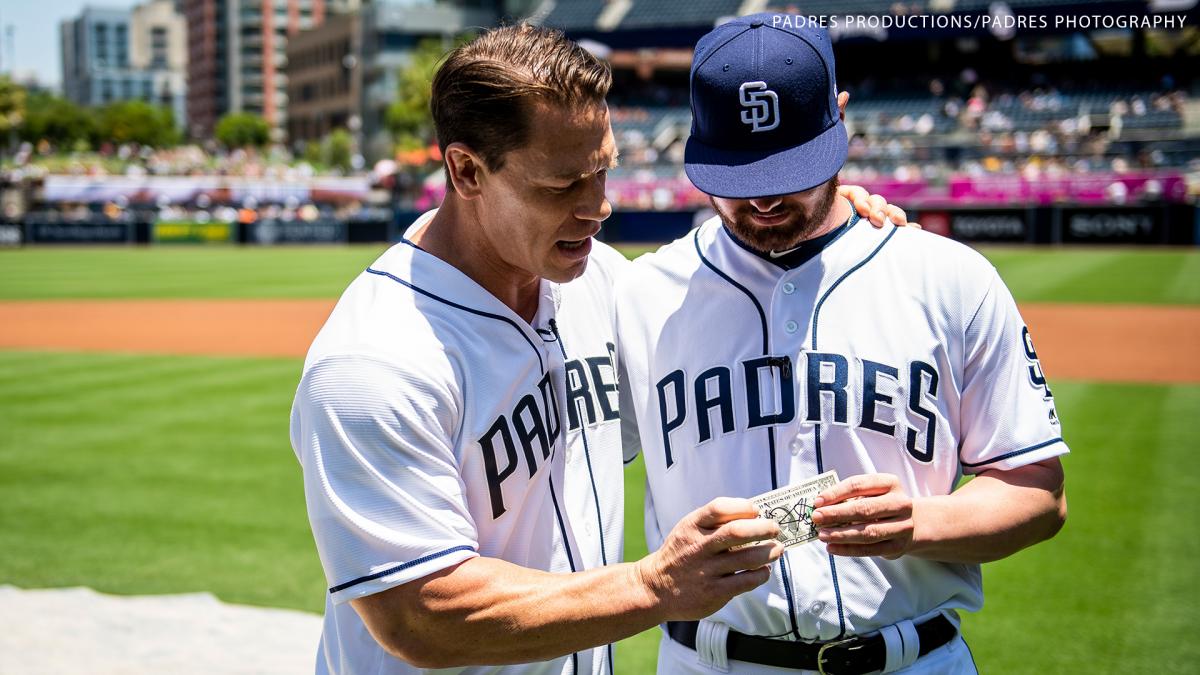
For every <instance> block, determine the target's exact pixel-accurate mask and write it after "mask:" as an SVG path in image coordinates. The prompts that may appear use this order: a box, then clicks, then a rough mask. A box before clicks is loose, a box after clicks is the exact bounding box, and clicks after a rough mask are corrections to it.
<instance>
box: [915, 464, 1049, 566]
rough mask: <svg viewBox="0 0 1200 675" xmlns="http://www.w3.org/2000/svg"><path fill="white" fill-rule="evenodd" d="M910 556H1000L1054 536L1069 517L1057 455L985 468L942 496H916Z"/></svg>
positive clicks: (965, 559)
mask: <svg viewBox="0 0 1200 675" xmlns="http://www.w3.org/2000/svg"><path fill="white" fill-rule="evenodd" d="M912 509H913V515H912V519H913V523H914V529H913V540H912V546H911V548H910V549H909V550H908V555H916V556H920V557H922V558H928V559H930V560H940V561H943V562H964V563H983V562H991V561H993V560H999V559H1001V558H1004V557H1007V556H1009V555H1012V554H1013V553H1016V552H1017V551H1019V550H1021V549H1022V548H1025V547H1026V546H1031V545H1033V544H1036V543H1038V542H1040V541H1043V540H1045V539H1049V538H1050V537H1052V536H1054V534H1055V533H1057V532H1058V530H1059V529H1060V528H1061V527H1062V525H1063V522H1064V521H1065V520H1066V517H1067V501H1066V495H1065V493H1064V489H1063V473H1062V466H1061V465H1060V464H1059V462H1058V460H1057V459H1054V460H1048V461H1046V462H1040V463H1037V464H1031V465H1028V466H1023V467H1020V468H1017V469H1013V470H1011V471H988V472H984V473H982V474H980V475H978V476H976V477H975V478H973V479H972V480H971V481H970V482H968V483H967V484H966V485H964V486H963V487H962V488H960V489H958V490H956V491H955V492H953V493H952V494H950V495H947V496H944V497H925V498H918V499H914V500H913V504H912Z"/></svg>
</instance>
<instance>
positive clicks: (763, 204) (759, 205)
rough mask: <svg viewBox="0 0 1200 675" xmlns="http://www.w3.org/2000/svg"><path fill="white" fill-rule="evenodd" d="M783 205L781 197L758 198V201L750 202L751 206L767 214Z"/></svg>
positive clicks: (752, 200)
mask: <svg viewBox="0 0 1200 675" xmlns="http://www.w3.org/2000/svg"><path fill="white" fill-rule="evenodd" d="M781 203H783V197H782V196H779V195H775V196H772V197H758V198H757V199H751V200H750V205H751V206H753V207H754V208H755V210H757V211H758V212H759V213H766V212H767V211H770V210H771V209H773V208H775V207H776V206H779V205H780V204H781Z"/></svg>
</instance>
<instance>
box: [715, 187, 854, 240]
mask: <svg viewBox="0 0 1200 675" xmlns="http://www.w3.org/2000/svg"><path fill="white" fill-rule="evenodd" d="M816 189H818V190H823V192H822V193H821V195H820V198H819V199H818V200H817V202H816V205H815V206H814V207H813V209H812V210H811V211H809V210H808V209H807V208H806V207H805V206H804V205H803V204H802V203H799V201H798V200H790V199H788V198H787V197H785V198H784V199H783V201H782V202H781V203H780V204H779V205H778V206H776V207H775V208H774V209H772V210H771V211H770V212H769V213H768V214H766V215H771V216H776V215H787V219H785V220H784V221H783V222H781V223H779V224H777V225H770V226H764V225H758V224H756V223H755V222H754V221H753V220H752V219H751V214H753V213H755V212H756V211H755V208H754V207H753V206H751V205H750V202H749V200H743V201H742V203H741V206H740V207H739V208H738V209H737V210H735V211H726V210H724V209H722V208H721V207H719V206H718V205H717V201H716V200H715V199H713V198H712V197H709V199H708V201H709V203H710V204H712V207H713V210H714V211H716V212H717V215H718V216H720V217H721V220H722V222H724V223H725V226H726V227H728V228H729V231H730V232H733V234H734V236H736V237H737V238H738V239H740V240H741V242H742V243H743V244H745V245H746V246H749V247H750V248H752V249H754V250H756V251H760V252H762V253H769V252H771V251H786V250H788V249H791V248H795V247H797V246H799V245H800V243H801V242H803V241H805V240H806V239H812V236H813V234H814V233H815V232H816V231H817V230H819V229H820V228H821V226H822V225H824V224H825V219H826V218H827V217H828V216H829V211H830V209H832V208H833V201H834V199H836V198H837V189H838V177H837V176H834V177H833V178H832V179H831V180H830V181H829V182H827V183H825V184H824V185H822V186H820V187H818V188H816Z"/></svg>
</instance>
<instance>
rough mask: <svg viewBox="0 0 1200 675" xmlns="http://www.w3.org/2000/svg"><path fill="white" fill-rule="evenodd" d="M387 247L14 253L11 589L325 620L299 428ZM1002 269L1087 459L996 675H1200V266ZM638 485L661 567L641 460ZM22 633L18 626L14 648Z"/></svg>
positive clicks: (1070, 433)
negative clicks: (297, 411)
mask: <svg viewBox="0 0 1200 675" xmlns="http://www.w3.org/2000/svg"><path fill="white" fill-rule="evenodd" d="M380 250H381V248H380V247H342V248H273V249H251V248H205V249H197V248H150V249H140V248H119V249H44V248H43V249H19V250H13V251H0V585H5V584H9V585H13V586H17V587H20V588H48V587H64V586H86V587H90V588H93V589H96V590H98V591H102V592H106V593H114V594H128V595H141V594H168V593H187V592H196V591H207V592H211V593H213V594H215V595H216V596H217V597H219V598H220V599H222V600H224V601H226V602H230V603H244V604H249V605H258V606H266V607H281V608H294V609H300V610H305V611H310V612H319V611H320V610H321V608H322V605H323V599H324V589H325V583H324V580H323V578H322V574H321V570H320V566H319V563H318V561H317V557H316V552H315V548H314V546H313V543H312V539H311V536H310V534H309V531H308V524H307V521H306V517H305V509H304V500H303V494H302V489H301V482H300V471H299V468H298V466H297V464H296V461H295V458H294V456H293V454H292V451H291V449H290V447H289V444H288V436H287V425H288V411H289V407H290V404H291V398H292V394H293V393H294V391H295V386H296V382H297V380H298V377H299V372H300V366H301V359H302V356H303V353H304V350H305V348H306V347H307V345H308V343H309V341H310V340H311V337H312V335H313V334H314V333H315V331H316V330H317V328H318V327H319V326H320V324H321V322H322V321H323V319H324V317H325V315H326V314H327V312H328V311H329V309H330V307H331V306H332V302H333V300H334V299H335V298H336V297H337V296H338V294H339V293H340V291H341V290H342V288H343V287H344V286H345V285H346V283H347V282H348V281H349V280H350V279H351V278H353V276H354V275H355V274H356V273H357V272H358V271H360V270H361V269H362V268H363V267H365V266H366V265H367V264H368V263H369V262H370V261H371V260H373V259H374V258H375V257H376V256H377V255H378V253H379V252H380ZM636 252H637V251H634V250H631V251H629V254H631V255H632V254H635V253H636ZM984 253H985V254H986V255H987V256H988V257H989V258H990V259H991V260H992V261H993V262H994V263H995V264H996V266H997V267H998V268H999V269H1000V272H1001V275H1002V276H1003V277H1004V279H1005V280H1006V281H1007V282H1008V284H1009V285H1010V287H1011V288H1012V290H1013V293H1014V295H1015V296H1016V298H1017V300H1018V302H1019V303H1020V304H1021V306H1022V311H1023V313H1024V314H1025V316H1026V319H1027V320H1028V322H1029V324H1030V328H1031V331H1032V333H1033V336H1034V338H1035V340H1036V341H1037V346H1038V350H1039V355H1040V356H1041V360H1042V363H1043V364H1044V367H1045V370H1046V372H1047V374H1048V376H1049V378H1050V381H1051V384H1052V387H1053V391H1054V394H1055V396H1056V399H1057V401H1058V412H1059V415H1060V417H1061V419H1062V421H1063V428H1064V435H1065V437H1066V440H1067V442H1068V443H1069V444H1070V446H1071V448H1072V454H1071V455H1070V456H1068V457H1067V458H1065V460H1064V463H1065V465H1066V473H1067V485H1068V489H1067V494H1068V498H1069V503H1070V517H1069V518H1068V522H1067V525H1066V528H1065V529H1064V530H1063V532H1062V533H1061V534H1060V535H1059V536H1058V537H1057V538H1055V539H1054V540H1052V541H1050V542H1048V543H1045V544H1042V545H1040V546H1037V547H1035V548H1033V549H1031V550H1028V551H1025V552H1022V553H1020V554H1018V555H1017V556H1015V557H1013V558H1011V559H1008V560H1005V561H1002V562H999V563H994V564H990V565H987V566H985V571H984V576H985V595H986V598H987V604H986V606H985V608H984V610H983V611H982V612H980V613H978V614H975V615H968V616H967V617H966V618H965V634H966V638H967V641H968V642H969V644H970V646H971V649H972V651H973V653H974V656H975V659H976V661H977V663H978V665H979V667H980V670H981V671H982V672H985V673H1080V672H1089V673H1100V672H1102V673H1109V672H1111V673H1191V672H1195V670H1196V667H1197V666H1196V664H1197V663H1198V662H1200V643H1198V642H1195V641H1193V637H1191V632H1192V627H1193V626H1194V625H1196V624H1197V623H1200V609H1198V608H1197V605H1196V603H1195V593H1196V589H1197V588H1200V564H1198V563H1197V560H1198V559H1200V536H1198V535H1200V532H1198V530H1200V527H1198V526H1197V525H1196V521H1193V520H1192V518H1194V517H1195V516H1196V514H1197V513H1200V468H1197V465H1196V464H1194V463H1193V458H1192V455H1193V454H1195V452H1196V451H1197V450H1198V449H1200V424H1198V422H1197V420H1200V252H1197V251H1193V250H1144V249H1143V250H1136V249H1026V248H996V249H984ZM881 329H885V327H881ZM626 482H627V488H628V496H627V523H628V528H627V529H628V534H627V537H626V541H627V544H626V552H627V557H637V556H640V555H642V554H643V553H644V552H645V544H644V541H643V538H642V535H641V492H642V483H643V474H642V469H641V464H640V461H639V462H637V463H635V464H634V465H633V467H632V468H631V469H630V471H629V472H628V473H627V477H626ZM20 620H22V619H21V618H20V617H14V616H12V613H11V612H6V611H5V608H4V607H2V606H0V631H3V630H5V628H4V626H5V625H6V622H15V621H20ZM10 625H11V624H10ZM656 641H657V636H656V635H655V634H654V633H653V632H650V633H646V634H643V635H641V636H638V637H636V638H633V639H631V640H628V641H626V642H624V643H622V645H621V646H620V648H619V651H618V672H619V673H629V674H640V673H650V672H653V663H654V659H655V652H656ZM69 647H70V641H69V637H67V636H65V635H64V638H63V640H62V648H64V649H67V648H69ZM314 648H315V645H314ZM164 649H169V645H168V646H164ZM3 662H4V657H3V655H2V654H0V665H2V664H3ZM82 665H83V664H81V666H82ZM2 670H4V669H3V668H2V667H0V671H2ZM78 672H87V669H86V668H85V667H81V669H80V670H79V671H78Z"/></svg>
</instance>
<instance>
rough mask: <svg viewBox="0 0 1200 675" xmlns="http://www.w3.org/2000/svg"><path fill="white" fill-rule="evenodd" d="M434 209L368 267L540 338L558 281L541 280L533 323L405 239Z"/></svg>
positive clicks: (551, 314) (551, 313)
mask: <svg viewBox="0 0 1200 675" xmlns="http://www.w3.org/2000/svg"><path fill="white" fill-rule="evenodd" d="M436 213H437V209H433V210H431V211H427V212H425V213H424V214H422V215H421V216H420V217H419V218H417V220H416V221H415V222H414V223H413V224H412V225H411V226H410V227H408V228H407V229H406V230H405V232H404V236H403V237H401V239H400V243H398V244H396V245H394V246H392V247H391V248H389V249H388V250H387V251H385V252H384V254H383V255H382V256H380V258H379V259H378V260H376V261H375V262H374V263H372V264H371V268H372V269H375V270H378V271H382V272H387V273H388V274H391V275H394V276H397V277H399V278H401V279H404V280H405V281H407V282H409V283H411V284H413V285H414V286H417V287H418V288H421V289H422V290H423V291H425V292H427V293H430V294H432V295H435V296H437V297H439V298H441V299H443V300H448V301H450V302H453V303H455V304H458V305H462V306H464V307H469V308H471V309H474V310H478V311H480V312H485V313H489V314H496V315H499V316H503V317H506V318H508V319H510V320H511V321H512V322H513V323H515V324H517V325H518V326H519V327H520V328H521V329H522V330H523V331H524V332H525V333H526V334H527V335H529V336H530V337H539V338H540V337H541V336H540V333H539V331H538V330H537V329H548V328H549V322H550V319H552V318H554V316H555V315H556V314H557V313H558V306H559V303H560V292H559V288H558V284H556V283H554V282H551V281H548V280H546V279H542V280H541V282H540V283H541V286H540V290H539V296H538V310H537V314H535V315H534V319H533V325H532V326H531V325H530V324H529V323H528V322H527V321H525V320H524V319H522V318H521V317H520V316H519V315H518V314H517V313H516V312H514V311H513V310H512V309H510V308H509V307H508V305H506V304H504V303H503V302H501V301H500V299H499V298H497V297H496V296H494V295H492V294H491V293H490V292H488V291H487V289H485V288H484V287H482V286H480V285H479V284H478V283H476V282H475V280H474V279H472V278H471V277H468V276H467V275H466V274H464V273H463V272H462V270H460V269H458V268H457V267H455V266H453V265H451V264H450V263H448V262H446V261H445V260H442V259H441V258H439V257H437V256H435V255H433V254H431V253H429V252H427V251H425V250H424V249H422V248H421V247H419V246H417V245H416V244H415V243H413V242H412V241H410V240H409V239H408V236H409V235H410V234H413V233H415V232H416V231H417V230H419V229H420V228H421V227H423V226H424V225H425V224H426V223H427V222H429V220H430V219H432V218H433V216H434V214H436Z"/></svg>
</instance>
